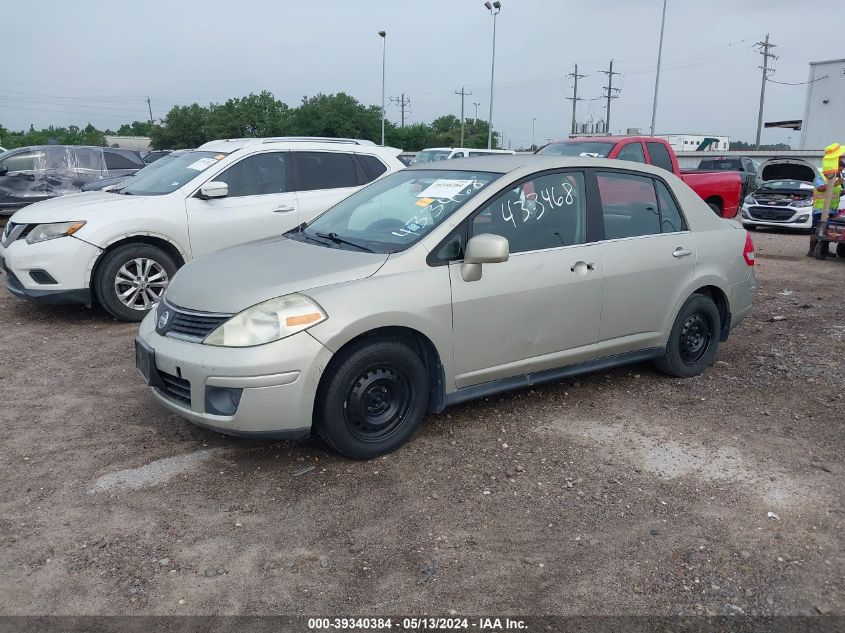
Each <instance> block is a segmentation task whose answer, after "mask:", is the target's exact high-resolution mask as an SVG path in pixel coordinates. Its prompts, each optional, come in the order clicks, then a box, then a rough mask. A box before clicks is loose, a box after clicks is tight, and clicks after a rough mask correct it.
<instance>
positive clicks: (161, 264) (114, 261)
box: [92, 243, 178, 321]
mask: <svg viewBox="0 0 845 633" xmlns="http://www.w3.org/2000/svg"><path fill="white" fill-rule="evenodd" d="M139 266H140V269H139ZM177 268H178V266H177V264H176V262H175V261H174V260H173V257H171V256H170V255H168V254H167V253H166V252H165V251H163V250H162V249H160V248H158V247H157V246H152V245H150V244H140V243H138V244H125V245H123V246H119V247H117V248H116V249H114V250H113V251H111V252H110V253H107V254H106V256H105V257H104V258H103V260H102V261H101V262H100V264H99V266H97V272H96V276H95V278H94V283H93V284H92V285H93V286H94V293H95V294H96V296H97V300H98V301H99V302H100V305H102V306H103V307H104V308H105V309H106V310H107V311H108V312H109V314H111V315H112V316H113V317H115V318H117V319H120V320H122V321H140V320H141V319H143V318H144V316H146V314H147V312H149V311H150V309H151V308H152V306H153V304H154V303H155V301H157V300H158V299H159V298H160V297H161V295H163V294H164V291H165V289H166V288H167V285H168V284H169V283H170V280H171V279H173V275H174V274H175V273H176V270H177ZM139 270H140V274H138V271H139ZM139 284H141V285H140V287H139ZM133 289H134V290H135V294H129V295H128V296H127V297H126V299H125V300H122V299H121V298H120V296H118V293H119V292H121V293H126V292H131V291H132V290H133ZM131 305H134V306H135V307H131Z"/></svg>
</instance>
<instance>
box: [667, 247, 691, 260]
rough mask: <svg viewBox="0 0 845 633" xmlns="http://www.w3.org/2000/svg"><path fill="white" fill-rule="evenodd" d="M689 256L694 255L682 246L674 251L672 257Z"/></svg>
mask: <svg viewBox="0 0 845 633" xmlns="http://www.w3.org/2000/svg"><path fill="white" fill-rule="evenodd" d="M688 255H692V251H691V250H690V249H688V248H681V247H680V246H679V247H678V248H676V249H675V250H674V251H672V257H677V258H681V257H687V256H688Z"/></svg>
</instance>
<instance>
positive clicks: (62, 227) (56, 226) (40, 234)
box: [26, 220, 85, 244]
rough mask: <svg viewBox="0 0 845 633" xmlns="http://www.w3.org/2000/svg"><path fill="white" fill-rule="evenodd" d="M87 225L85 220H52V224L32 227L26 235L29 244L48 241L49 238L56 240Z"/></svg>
mask: <svg viewBox="0 0 845 633" xmlns="http://www.w3.org/2000/svg"><path fill="white" fill-rule="evenodd" d="M83 226H85V220H79V221H76V222H51V223H50V224H38V225H36V226H34V227H33V228H32V230H31V231H30V232H29V234H28V235H27V236H26V242H27V244H35V243H36V242H46V241H47V240H54V239H56V238H57V237H65V236H66V235H73V234H74V233H76V232H77V231H78V230H79V229H81V228H82V227H83Z"/></svg>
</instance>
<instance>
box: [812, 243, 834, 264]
mask: <svg viewBox="0 0 845 633" xmlns="http://www.w3.org/2000/svg"><path fill="white" fill-rule="evenodd" d="M829 248H830V247H829V246H828V245H827V242H822V241H821V240H819V241H818V242H816V247H815V248H814V249H813V257H815V258H816V259H825V258H826V257H827V256H828V255H829V254H830V250H829Z"/></svg>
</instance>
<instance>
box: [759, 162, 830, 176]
mask: <svg viewBox="0 0 845 633" xmlns="http://www.w3.org/2000/svg"><path fill="white" fill-rule="evenodd" d="M818 173H819V172H818V170H817V169H816V168H815V167H814V166H813V164H812V163H810V162H809V161H806V160H803V159H801V158H770V159H769V160H767V161H765V162H764V163H763V164H762V165H761V166H760V178H761V179H762V180H763V182H766V181H768V180H801V181H803V182H813V180H814V179H815V177H816V176H817V175H818Z"/></svg>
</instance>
